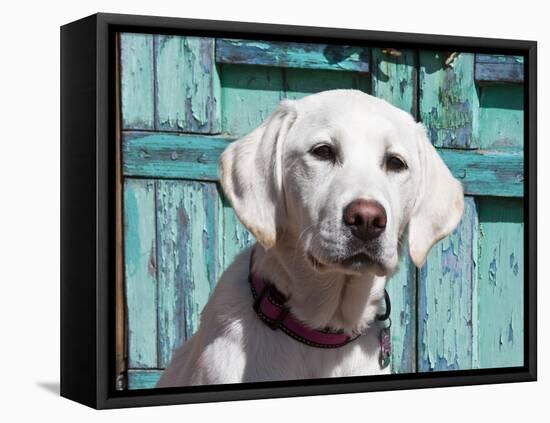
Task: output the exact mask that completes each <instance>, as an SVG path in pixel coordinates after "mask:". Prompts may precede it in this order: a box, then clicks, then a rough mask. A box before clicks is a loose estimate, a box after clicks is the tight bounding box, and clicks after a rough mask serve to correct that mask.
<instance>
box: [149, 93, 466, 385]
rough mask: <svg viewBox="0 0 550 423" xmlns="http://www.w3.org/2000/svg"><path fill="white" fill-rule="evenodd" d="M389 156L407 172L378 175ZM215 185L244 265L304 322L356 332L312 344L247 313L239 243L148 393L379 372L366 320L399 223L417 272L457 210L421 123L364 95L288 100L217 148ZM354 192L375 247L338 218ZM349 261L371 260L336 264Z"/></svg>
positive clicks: (459, 200)
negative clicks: (373, 217) (368, 216)
mask: <svg viewBox="0 0 550 423" xmlns="http://www.w3.org/2000/svg"><path fill="white" fill-rule="evenodd" d="M319 144H330V145H331V146H332V147H333V148H334V150H335V151H336V152H337V160H336V161H335V162H331V161H326V160H319V158H318V157H316V156H315V155H314V154H312V153H311V150H312V148H313V147H314V146H316V145H319ZM390 154H397V155H398V156H399V157H401V158H402V159H403V160H404V161H405V162H406V164H407V168H406V169H404V170H402V171H399V172H392V171H390V170H388V169H387V168H386V167H385V160H386V158H387V157H388V155H390ZM220 180H221V183H222V186H223V188H224V192H225V194H226V195H227V197H228V199H229V200H230V202H231V204H232V205H233V207H234V209H235V212H236V213H237V215H238V217H239V218H240V220H241V221H242V222H243V224H244V225H245V226H246V227H247V228H248V229H249V230H250V231H251V232H252V233H253V234H254V235H255V237H256V239H257V240H258V242H259V243H258V244H256V246H255V249H256V250H255V251H256V252H255V263H254V271H255V272H256V273H258V274H259V275H261V276H263V277H265V278H267V279H268V280H270V281H271V282H272V283H274V284H275V285H276V286H277V288H278V289H279V290H280V291H281V292H282V293H283V294H285V295H286V296H287V297H288V298H289V300H288V304H289V306H290V309H291V311H292V313H293V314H294V315H295V316H296V317H297V318H298V319H300V320H301V321H302V322H304V324H305V325H308V326H310V327H313V328H319V329H322V328H325V327H330V328H332V329H339V330H343V331H345V332H346V333H349V334H351V335H354V334H357V333H362V336H361V337H359V338H358V339H357V340H356V341H354V342H352V343H350V344H348V345H346V346H344V347H341V348H336V349H320V348H314V347H309V346H306V345H305V344H302V343H300V342H297V341H295V340H294V339H292V338H290V337H289V336H287V335H285V334H284V333H283V332H282V331H280V330H278V331H274V330H272V329H270V328H268V327H267V326H266V325H265V324H264V323H263V322H262V321H261V320H260V319H259V318H258V316H257V315H256V314H255V312H254V311H253V309H252V296H251V292H250V287H249V285H248V266H249V258H250V249H247V250H245V251H244V252H242V253H241V254H240V255H239V256H238V257H237V258H236V260H235V261H234V262H233V264H232V265H231V266H230V267H229V268H228V269H227V270H226V271H225V273H224V274H223V275H222V277H221V278H220V280H219V282H218V284H217V286H216V289H215V290H214V293H213V294H212V297H211V298H210V300H209V301H208V304H207V305H206V306H205V308H204V310H203V312H202V316H201V323H200V327H199V330H198V332H197V333H196V334H195V335H193V336H192V337H191V339H189V340H188V341H187V342H186V343H185V344H184V345H183V346H182V347H180V348H179V349H177V350H176V351H175V353H174V356H173V358H172V361H171V362H170V364H169V366H168V368H167V369H166V370H165V371H164V373H163V375H162V377H161V379H160V381H159V383H158V385H157V386H159V387H167V386H184V385H200V384H219V383H238V382H256V381H269V380H290V379H302V378H308V379H310V378H323V377H335V376H352V375H370V374H378V373H387V372H389V367H388V368H385V369H381V368H380V365H379V362H378V357H379V341H378V336H379V331H380V328H379V326H378V325H379V323H378V322H377V321H376V320H375V316H376V314H377V313H379V312H381V311H382V310H381V308H380V304H381V302H382V299H383V296H384V287H385V284H386V280H387V278H388V277H389V276H391V275H392V274H393V273H394V272H395V271H396V269H397V264H398V260H399V254H400V250H401V248H400V244H401V243H402V241H403V239H404V238H405V234H406V228H407V227H408V228H409V230H408V241H409V250H410V253H411V257H412V259H413V261H414V263H415V264H416V265H417V266H421V265H422V264H423V263H424V261H425V259H426V256H427V254H428V252H429V250H430V248H431V247H432V246H433V245H434V243H435V242H437V241H438V240H439V239H441V238H443V237H445V236H446V235H448V234H449V233H450V232H451V231H452V230H453V229H454V228H455V227H456V225H457V224H458V222H459V220H460V217H461V215H462V210H463V201H464V199H463V192H462V187H461V185H460V183H459V182H458V181H456V180H455V179H454V178H453V177H452V176H451V173H450V172H449V170H448V169H447V167H446V166H445V164H444V163H443V161H442V160H441V159H440V157H439V156H438V154H437V152H436V150H435V149H434V148H433V146H432V145H431V143H430V142H429V140H428V139H427V136H426V131H425V129H424V127H423V126H422V125H421V124H417V123H415V122H414V120H413V119H412V117H411V116H410V115H409V114H407V113H405V112H403V111H401V110H399V109H397V108H395V107H393V106H391V105H390V104H389V103H387V102H385V101H383V100H380V99H377V98H375V97H372V96H369V95H367V94H364V93H362V92H360V91H354V90H334V91H325V92H322V93H318V94H314V95H311V96H308V97H305V98H303V99H301V100H295V101H289V100H285V101H283V102H281V104H280V105H279V107H278V108H277V110H275V111H274V112H273V114H272V115H271V116H270V117H269V118H268V119H267V120H266V121H265V122H263V123H262V124H261V125H260V126H259V127H258V128H256V129H255V130H254V131H252V132H251V133H250V134H248V135H247V136H245V137H243V138H241V139H240V140H238V141H236V142H234V143H232V144H231V145H230V146H229V147H228V148H227V149H226V150H225V152H224V153H223V155H222V157H221V160H220ZM360 198H362V199H371V200H376V201H378V202H379V203H380V204H381V205H382V206H383V207H384V208H385V210H386V214H387V225H386V229H385V231H384V232H383V234H382V235H381V236H380V237H379V238H378V239H376V240H375V241H369V242H364V241H360V240H359V239H357V238H355V237H354V236H353V234H352V233H351V231H350V230H349V228H348V227H346V225H344V223H343V219H342V213H343V210H344V208H345V207H346V205H347V204H349V203H350V202H351V201H353V200H356V199H360ZM359 253H361V254H366V255H367V256H368V257H370V258H371V259H372V260H369V261H361V260H359V261H357V262H352V263H349V262H346V264H341V263H340V262H341V261H342V260H343V259H346V258H349V257H350V256H354V255H356V254H359ZM310 256H312V257H313V258H314V260H312V259H310V258H309V257H310ZM182 324H183V322H182Z"/></svg>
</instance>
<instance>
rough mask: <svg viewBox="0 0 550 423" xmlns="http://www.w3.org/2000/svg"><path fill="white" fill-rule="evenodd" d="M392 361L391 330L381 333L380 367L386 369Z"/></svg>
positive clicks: (383, 330)
mask: <svg viewBox="0 0 550 423" xmlns="http://www.w3.org/2000/svg"><path fill="white" fill-rule="evenodd" d="M390 359H391V335H390V328H389V327H387V328H384V329H382V330H381V331H380V359H379V361H380V367H382V368H383V369H385V368H386V367H388V366H389V364H390Z"/></svg>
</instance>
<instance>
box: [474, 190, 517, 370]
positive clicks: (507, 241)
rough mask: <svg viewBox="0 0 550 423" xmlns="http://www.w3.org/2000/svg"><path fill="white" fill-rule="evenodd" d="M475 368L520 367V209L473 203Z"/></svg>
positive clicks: (510, 203)
mask: <svg viewBox="0 0 550 423" xmlns="http://www.w3.org/2000/svg"><path fill="white" fill-rule="evenodd" d="M479 220H480V238H479V242H480V252H479V306H478V308H479V310H478V314H479V367H481V368H488V367H509V366H510V367H512V366H522V365H523V323H524V310H523V292H524V282H523V275H524V251H523V231H524V223H523V204H522V202H521V200H516V199H485V198H483V199H481V200H480V202H479Z"/></svg>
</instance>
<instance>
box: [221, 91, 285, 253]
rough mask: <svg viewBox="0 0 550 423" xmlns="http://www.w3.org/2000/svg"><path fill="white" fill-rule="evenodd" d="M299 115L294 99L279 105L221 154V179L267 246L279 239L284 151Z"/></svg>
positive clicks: (237, 210)
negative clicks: (285, 143) (290, 130)
mask: <svg viewBox="0 0 550 423" xmlns="http://www.w3.org/2000/svg"><path fill="white" fill-rule="evenodd" d="M295 119H296V110H295V108H294V102H293V101H292V100H283V101H282V102H281V103H280V104H279V106H278V108H277V109H276V110H275V111H274V112H273V113H272V114H271V115H270V116H269V117H268V118H267V119H266V120H265V121H264V122H263V123H262V124H261V125H260V126H259V127H257V128H256V129H254V130H253V131H252V132H251V133H249V134H248V135H246V136H244V137H243V138H240V139H239V140H237V141H235V142H233V143H231V144H230V145H229V146H228V147H227V148H226V149H225V151H224V152H223V154H222V155H221V158H220V165H219V173H220V181H221V185H222V187H223V190H224V192H225V195H226V196H227V198H228V199H229V201H230V203H231V205H232V206H233V209H234V210H235V213H236V214H237V216H238V217H239V219H240V220H241V222H242V223H243V224H244V226H246V228H247V229H248V230H249V231H250V232H252V234H253V235H254V236H255V237H256V239H257V240H258V242H260V243H261V244H262V245H263V246H264V247H265V248H271V247H273V245H275V242H276V240H277V229H278V228H277V221H278V220H280V219H281V213H283V212H284V201H283V199H282V154H283V145H284V142H285V138H286V135H287V132H288V130H289V129H290V127H291V125H292V123H293V122H294V120H295Z"/></svg>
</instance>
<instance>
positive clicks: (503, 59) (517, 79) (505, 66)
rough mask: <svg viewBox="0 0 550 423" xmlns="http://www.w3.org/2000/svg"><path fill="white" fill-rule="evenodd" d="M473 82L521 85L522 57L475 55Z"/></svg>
mask: <svg viewBox="0 0 550 423" xmlns="http://www.w3.org/2000/svg"><path fill="white" fill-rule="evenodd" d="M475 80H476V82H478V83H481V84H483V83H493V82H495V83H502V82H505V83H514V84H523V57H522V56H504V55H502V54H476V64H475Z"/></svg>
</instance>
